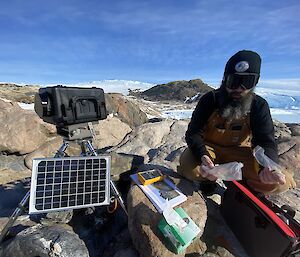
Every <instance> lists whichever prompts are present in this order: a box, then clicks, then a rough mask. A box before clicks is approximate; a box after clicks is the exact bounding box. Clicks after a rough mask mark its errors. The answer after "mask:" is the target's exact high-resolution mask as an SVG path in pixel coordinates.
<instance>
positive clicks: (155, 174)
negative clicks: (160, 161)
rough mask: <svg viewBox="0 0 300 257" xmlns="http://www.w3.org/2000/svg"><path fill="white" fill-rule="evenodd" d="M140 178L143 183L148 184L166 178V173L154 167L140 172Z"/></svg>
mask: <svg viewBox="0 0 300 257" xmlns="http://www.w3.org/2000/svg"><path fill="white" fill-rule="evenodd" d="M138 178H139V181H141V183H142V184H143V185H144V186H146V185H150V184H152V183H155V182H157V181H161V180H163V179H164V175H163V174H162V173H161V171H160V170H157V169H153V170H147V171H141V172H138Z"/></svg>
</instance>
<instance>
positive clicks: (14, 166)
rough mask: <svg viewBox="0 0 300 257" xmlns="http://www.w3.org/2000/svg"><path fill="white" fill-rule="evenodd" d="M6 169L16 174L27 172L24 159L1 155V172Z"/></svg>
mask: <svg viewBox="0 0 300 257" xmlns="http://www.w3.org/2000/svg"><path fill="white" fill-rule="evenodd" d="M4 169H10V170H14V171H15V172H20V171H25V170H27V168H26V167H25V165H24V157H23V156H16V155H3V154H0V171H1V170H4Z"/></svg>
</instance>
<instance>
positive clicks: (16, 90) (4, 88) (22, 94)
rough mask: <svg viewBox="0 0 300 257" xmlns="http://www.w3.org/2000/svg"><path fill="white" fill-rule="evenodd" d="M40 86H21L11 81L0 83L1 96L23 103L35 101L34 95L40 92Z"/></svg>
mask: <svg viewBox="0 0 300 257" xmlns="http://www.w3.org/2000/svg"><path fill="white" fill-rule="evenodd" d="M38 90H39V87H38V86H33V85H26V86H20V85H16V84H10V83H0V97H1V98H4V99H7V100H10V101H13V102H21V103H27V104H30V103H33V102H34V95H35V93H36V92H38Z"/></svg>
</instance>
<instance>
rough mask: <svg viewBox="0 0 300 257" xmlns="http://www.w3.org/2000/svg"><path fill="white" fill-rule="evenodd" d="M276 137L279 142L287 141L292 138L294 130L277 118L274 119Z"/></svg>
mask: <svg viewBox="0 0 300 257" xmlns="http://www.w3.org/2000/svg"><path fill="white" fill-rule="evenodd" d="M274 130H275V139H276V140H277V142H282V141H286V140H288V139H290V138H291V135H292V132H291V130H290V129H289V127H288V126H287V125H286V124H284V123H281V122H279V121H277V120H274Z"/></svg>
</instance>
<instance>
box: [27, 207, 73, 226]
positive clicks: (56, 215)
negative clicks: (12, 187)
mask: <svg viewBox="0 0 300 257" xmlns="http://www.w3.org/2000/svg"><path fill="white" fill-rule="evenodd" d="M72 217H73V210H65V211H55V212H48V213H44V214H33V215H31V219H32V220H34V221H36V222H40V223H41V224H43V225H49V226H50V225H55V224H57V223H59V224H67V223H69V222H70V221H71V219H72Z"/></svg>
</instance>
